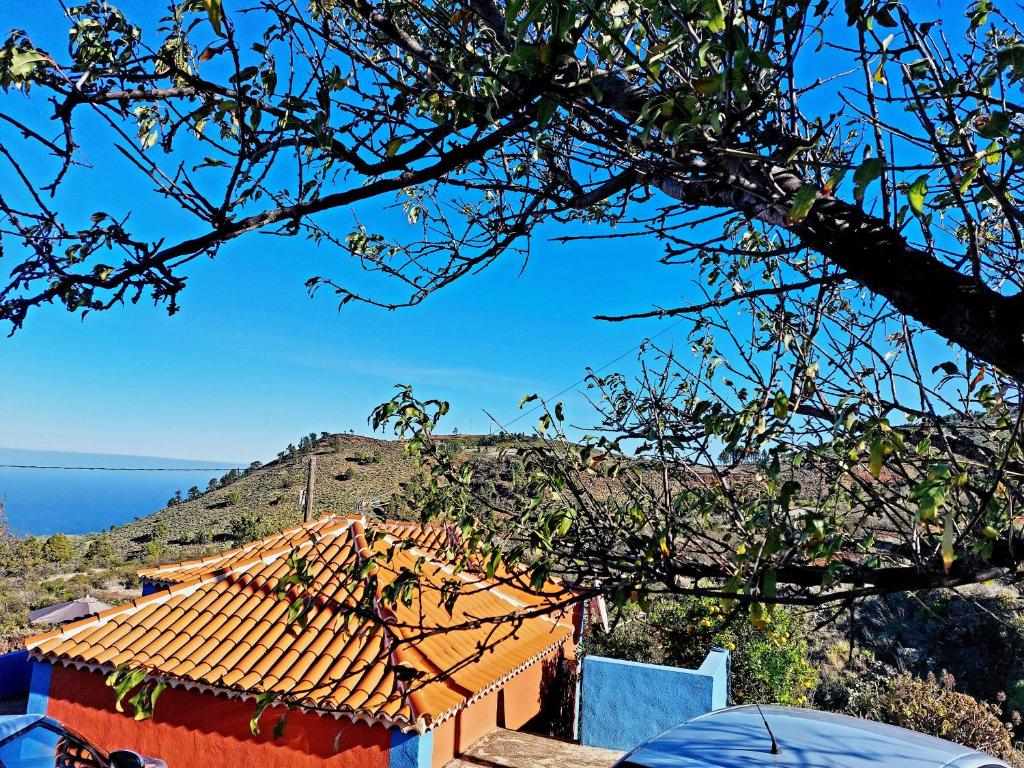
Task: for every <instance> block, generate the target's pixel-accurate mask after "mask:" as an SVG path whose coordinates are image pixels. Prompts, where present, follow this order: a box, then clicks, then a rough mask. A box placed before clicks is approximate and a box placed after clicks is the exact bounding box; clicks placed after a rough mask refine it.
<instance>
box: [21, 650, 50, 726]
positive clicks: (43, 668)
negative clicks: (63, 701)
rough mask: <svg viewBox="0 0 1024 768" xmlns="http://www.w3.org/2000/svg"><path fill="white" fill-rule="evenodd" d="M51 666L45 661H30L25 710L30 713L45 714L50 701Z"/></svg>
mask: <svg viewBox="0 0 1024 768" xmlns="http://www.w3.org/2000/svg"><path fill="white" fill-rule="evenodd" d="M52 672H53V667H52V666H50V664H48V663H47V662H45V661H36V660H33V661H32V679H31V680H30V681H29V684H28V705H27V706H26V707H25V712H26V713H27V714H30V715H45V714H46V708H47V706H49V703H50V674H51V673H52Z"/></svg>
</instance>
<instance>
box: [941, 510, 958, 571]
mask: <svg viewBox="0 0 1024 768" xmlns="http://www.w3.org/2000/svg"><path fill="white" fill-rule="evenodd" d="M955 533H956V529H955V528H954V527H953V510H952V509H950V510H947V511H946V520H945V523H944V524H943V527H942V567H943V568H945V569H946V572H947V573H948V572H949V567H950V566H951V565H953V535H954V534H955Z"/></svg>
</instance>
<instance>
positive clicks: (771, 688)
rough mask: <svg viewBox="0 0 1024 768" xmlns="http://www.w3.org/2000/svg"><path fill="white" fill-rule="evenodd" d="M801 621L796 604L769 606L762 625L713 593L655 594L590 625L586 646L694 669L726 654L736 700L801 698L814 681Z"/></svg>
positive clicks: (604, 653) (791, 701) (602, 652)
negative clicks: (608, 622)
mask: <svg viewBox="0 0 1024 768" xmlns="http://www.w3.org/2000/svg"><path fill="white" fill-rule="evenodd" d="M806 630H807V628H806V626H805V624H804V621H803V619H802V617H801V616H800V615H799V614H797V613H796V612H795V611H792V610H789V609H786V608H776V609H775V610H774V611H772V613H771V616H770V621H769V622H768V624H767V626H765V627H764V628H763V629H757V628H755V627H753V626H752V625H751V624H750V622H749V621H748V620H747V619H746V617H745V615H741V616H738V617H737V616H734V615H730V614H727V613H726V612H725V611H724V610H723V609H722V607H721V603H720V602H719V601H716V600H705V599H700V598H692V597H684V598H680V599H677V600H661V601H658V602H657V603H655V604H654V605H653V606H652V607H651V608H650V610H648V611H646V612H644V611H642V610H641V609H640V608H639V607H637V606H635V605H633V604H629V605H627V606H625V607H624V609H623V612H622V615H621V617H620V620H619V622H618V624H617V626H616V627H615V628H614V630H613V631H612V632H611V633H609V634H607V635H605V634H603V633H601V632H600V631H592V632H591V634H590V635H589V636H588V637H587V639H586V641H585V644H584V652H585V653H593V654H598V655H602V656H611V657H613V658H619V659H627V660H630V661H640V662H645V663H650V664H667V665H670V666H677V667H686V668H690V669H694V668H696V667H698V666H700V664H701V662H702V661H703V660H704V658H705V657H706V656H707V654H708V652H709V651H710V650H711V649H712V648H715V647H722V648H725V649H727V650H729V651H730V652H731V653H732V696H733V699H734V701H735V702H736V703H737V704H743V703H747V702H758V703H762V702H765V703H767V702H772V703H778V704H790V705H802V704H806V703H807V698H808V696H809V695H810V693H811V691H813V690H814V687H815V685H816V684H817V674H816V673H815V671H814V669H813V668H812V667H811V665H810V662H809V661H808V648H807V641H806V638H805V635H806Z"/></svg>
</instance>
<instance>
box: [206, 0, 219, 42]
mask: <svg viewBox="0 0 1024 768" xmlns="http://www.w3.org/2000/svg"><path fill="white" fill-rule="evenodd" d="M203 5H205V6H206V15H207V16H209V17H210V25H211V26H212V27H213V31H214V32H216V33H217V34H218V35H220V34H221V28H220V25H221V21H222V20H223V18H224V7H223V3H222V0H203Z"/></svg>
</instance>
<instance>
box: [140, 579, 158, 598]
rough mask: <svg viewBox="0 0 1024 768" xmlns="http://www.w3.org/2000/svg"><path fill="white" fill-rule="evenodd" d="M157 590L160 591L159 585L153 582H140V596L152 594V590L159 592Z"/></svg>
mask: <svg viewBox="0 0 1024 768" xmlns="http://www.w3.org/2000/svg"><path fill="white" fill-rule="evenodd" d="M159 591H160V587H158V586H157V585H156V584H153V583H152V582H150V581H143V582H142V596H143V597H145V596H146V595H152V594H153V593H154V592H159Z"/></svg>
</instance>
